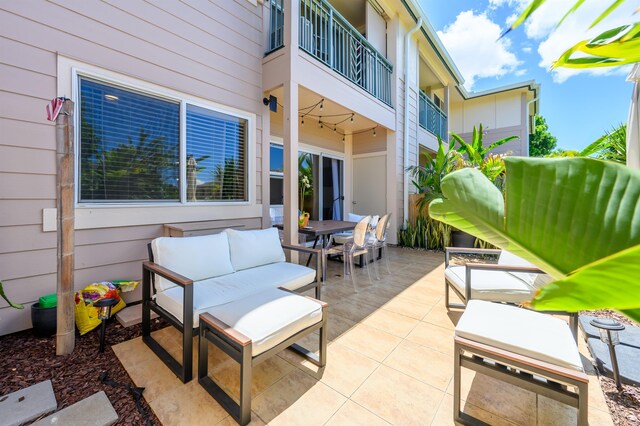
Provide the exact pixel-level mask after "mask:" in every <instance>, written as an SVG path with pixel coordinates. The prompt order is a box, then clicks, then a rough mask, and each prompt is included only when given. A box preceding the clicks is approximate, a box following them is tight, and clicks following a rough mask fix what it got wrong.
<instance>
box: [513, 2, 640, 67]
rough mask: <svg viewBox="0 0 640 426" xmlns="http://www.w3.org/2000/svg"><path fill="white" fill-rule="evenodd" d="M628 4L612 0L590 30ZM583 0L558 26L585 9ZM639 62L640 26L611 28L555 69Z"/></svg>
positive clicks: (533, 5)
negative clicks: (580, 9)
mask: <svg viewBox="0 0 640 426" xmlns="http://www.w3.org/2000/svg"><path fill="white" fill-rule="evenodd" d="M545 1H546V0H533V1H532V2H531V3H529V6H528V7H527V8H526V9H525V10H524V11H523V12H522V13H521V14H520V16H519V17H518V18H517V19H516V20H515V21H514V23H513V24H512V25H511V26H510V27H509V28H508V29H507V30H506V31H505V32H504V33H503V34H502V36H504V35H506V34H507V33H508V32H509V31H511V30H513V29H515V28H517V27H518V26H519V25H521V24H522V23H523V22H525V21H526V20H527V19H528V18H529V17H530V16H531V14H532V13H533V12H535V11H536V10H537V9H538V8H539V7H540V6H542V4H543V3H544V2H545ZM624 1H625V0H613V1H611V2H610V5H609V6H608V7H607V8H606V9H605V10H604V11H603V12H602V13H601V14H600V15H599V16H598V17H597V18H596V19H595V20H594V21H593V22H592V23H591V25H590V26H589V28H593V27H594V26H595V25H596V24H598V23H599V22H600V21H602V20H603V19H604V18H606V17H607V16H608V15H609V14H610V13H611V12H613V11H614V10H615V9H616V8H617V7H618V6H620V5H621V4H622V3H624ZM583 3H584V0H577V1H576V2H575V4H574V5H573V6H572V7H571V9H569V11H567V13H566V14H565V15H564V16H563V17H562V19H561V20H560V22H558V26H560V25H561V24H562V22H563V21H564V20H565V18H566V17H567V16H569V15H570V14H572V13H573V12H575V11H576V10H577V9H579V8H580V6H582V4H583ZM636 62H640V22H636V23H633V24H629V25H622V26H620V27H616V28H612V29H609V30H606V31H604V32H602V33H601V34H599V35H597V36H596V37H594V38H592V39H591V40H582V41H580V42H578V43H576V44H575V45H573V46H572V47H570V48H569V49H567V50H566V51H565V52H564V53H563V54H562V55H561V56H560V58H558V60H557V61H555V62H554V63H553V66H552V68H557V67H565V68H595V67H616V66H621V65H626V64H633V63H636Z"/></svg>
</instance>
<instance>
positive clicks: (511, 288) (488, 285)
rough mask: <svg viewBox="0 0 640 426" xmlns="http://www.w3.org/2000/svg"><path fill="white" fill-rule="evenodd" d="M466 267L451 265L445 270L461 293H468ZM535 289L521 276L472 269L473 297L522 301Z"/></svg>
mask: <svg viewBox="0 0 640 426" xmlns="http://www.w3.org/2000/svg"><path fill="white" fill-rule="evenodd" d="M466 269H467V268H466V267H465V266H449V267H448V268H446V269H445V271H444V276H445V278H447V280H448V281H449V282H450V283H452V284H453V285H455V286H456V287H457V288H458V290H459V291H460V293H462V294H463V295H464V294H466V284H465V280H466ZM534 292H535V289H534V288H533V287H532V286H531V285H530V284H527V283H526V282H525V281H523V280H521V279H520V278H518V277H516V276H514V275H512V274H509V273H507V272H502V271H482V270H472V271H471V298H472V299H480V300H489V301H499V302H508V303H521V302H524V301H527V300H530V299H531V296H532V295H533V293H534Z"/></svg>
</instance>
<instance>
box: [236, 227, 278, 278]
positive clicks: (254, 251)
mask: <svg viewBox="0 0 640 426" xmlns="http://www.w3.org/2000/svg"><path fill="white" fill-rule="evenodd" d="M224 232H225V233H226V234H227V236H228V238H229V251H230V253H231V264H232V265H233V268H234V269H235V270H236V271H241V270H243V269H248V268H255V267H256V266H262V265H268V264H269V263H276V262H283V261H284V260H285V256H284V250H283V249H282V245H281V244H280V237H279V236H278V230H277V229H276V228H267V229H258V230H255V231H236V230H235V229H227V230H225V231H224Z"/></svg>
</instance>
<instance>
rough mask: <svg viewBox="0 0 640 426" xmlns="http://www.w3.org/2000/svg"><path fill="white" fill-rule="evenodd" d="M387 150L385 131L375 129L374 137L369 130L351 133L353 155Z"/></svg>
mask: <svg viewBox="0 0 640 426" xmlns="http://www.w3.org/2000/svg"><path fill="white" fill-rule="evenodd" d="M386 151H387V131H386V129H382V130H379V129H378V130H377V131H376V137H373V135H372V134H371V132H365V133H360V134H357V135H353V155H358V154H371V153H374V152H386Z"/></svg>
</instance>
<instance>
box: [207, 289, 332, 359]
mask: <svg viewBox="0 0 640 426" xmlns="http://www.w3.org/2000/svg"><path fill="white" fill-rule="evenodd" d="M207 312H208V313H210V314H211V315H213V316H214V317H215V318H217V319H219V320H220V321H222V322H224V323H225V324H227V325H228V326H230V327H231V328H233V329H235V330H237V331H239V332H240V333H242V334H244V335H245V336H247V337H249V338H250V339H251V342H252V346H251V349H252V355H253V356H256V355H259V354H261V353H263V352H265V351H267V350H269V349H271V348H273V347H274V346H276V345H277V344H279V343H281V342H283V341H285V340H286V339H288V338H289V337H291V336H293V335H294V334H296V333H297V332H299V331H301V330H304V329H305V328H307V327H310V326H312V325H314V324H317V323H318V322H320V321H321V320H322V306H321V305H320V304H319V303H317V302H314V301H313V300H310V299H308V298H306V297H303V296H300V295H297V294H291V293H289V292H286V291H282V290H278V289H269V290H265V291H262V292H260V293H256V294H253V295H251V296H249V297H246V298H243V299H240V300H236V301H234V302H231V303H227V304H224V305H218V306H215V307H212V308H209V309H208V310H207Z"/></svg>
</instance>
